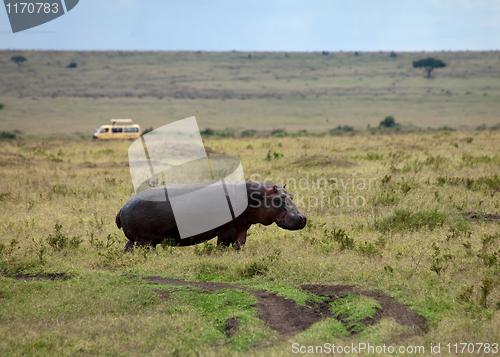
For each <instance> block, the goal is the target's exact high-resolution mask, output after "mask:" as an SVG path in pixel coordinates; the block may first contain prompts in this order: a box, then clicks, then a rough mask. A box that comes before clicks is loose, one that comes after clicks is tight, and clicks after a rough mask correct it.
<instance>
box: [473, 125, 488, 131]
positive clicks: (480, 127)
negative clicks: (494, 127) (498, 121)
mask: <svg viewBox="0 0 500 357" xmlns="http://www.w3.org/2000/svg"><path fill="white" fill-rule="evenodd" d="M486 129H488V126H486V124H481V125H478V126H476V130H486Z"/></svg>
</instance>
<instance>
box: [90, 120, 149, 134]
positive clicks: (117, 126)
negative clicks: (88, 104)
mask: <svg viewBox="0 0 500 357" xmlns="http://www.w3.org/2000/svg"><path fill="white" fill-rule="evenodd" d="M140 136H141V127H140V126H139V124H132V119H111V125H109V124H107V125H103V126H101V127H100V128H99V129H97V130H96V132H95V134H94V139H137V138H139V137H140Z"/></svg>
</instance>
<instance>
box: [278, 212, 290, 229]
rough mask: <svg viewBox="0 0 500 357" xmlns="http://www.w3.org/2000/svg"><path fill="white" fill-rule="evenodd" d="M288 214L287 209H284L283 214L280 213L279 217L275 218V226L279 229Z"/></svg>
mask: <svg viewBox="0 0 500 357" xmlns="http://www.w3.org/2000/svg"><path fill="white" fill-rule="evenodd" d="M288 213H289V212H288V209H287V208H285V209H284V210H283V212H282V213H281V214H280V215H279V216H278V217H277V218H276V221H275V222H276V224H277V225H278V226H280V227H281V224H282V223H283V221H284V220H285V218H286V216H287V215H288Z"/></svg>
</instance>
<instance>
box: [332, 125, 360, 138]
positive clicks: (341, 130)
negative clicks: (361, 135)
mask: <svg viewBox="0 0 500 357" xmlns="http://www.w3.org/2000/svg"><path fill="white" fill-rule="evenodd" d="M328 132H329V133H330V135H332V136H342V135H344V134H345V133H354V128H353V127H352V126H349V125H344V126H341V125H339V126H338V127H336V128H334V129H330V130H329V131H328Z"/></svg>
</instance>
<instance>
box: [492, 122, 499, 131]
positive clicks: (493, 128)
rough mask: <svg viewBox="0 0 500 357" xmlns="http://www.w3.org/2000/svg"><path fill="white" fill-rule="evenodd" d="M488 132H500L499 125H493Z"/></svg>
mask: <svg viewBox="0 0 500 357" xmlns="http://www.w3.org/2000/svg"><path fill="white" fill-rule="evenodd" d="M490 130H500V123H499V124H496V125H493V126H490Z"/></svg>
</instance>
